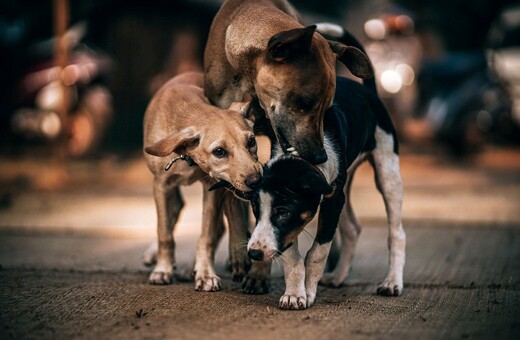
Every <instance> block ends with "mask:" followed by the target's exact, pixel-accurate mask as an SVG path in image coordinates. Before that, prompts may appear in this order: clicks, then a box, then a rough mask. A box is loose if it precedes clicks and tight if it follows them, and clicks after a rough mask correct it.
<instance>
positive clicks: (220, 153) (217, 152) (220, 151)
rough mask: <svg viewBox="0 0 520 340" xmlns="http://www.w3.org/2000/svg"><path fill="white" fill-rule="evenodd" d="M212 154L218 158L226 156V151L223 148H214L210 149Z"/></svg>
mask: <svg viewBox="0 0 520 340" xmlns="http://www.w3.org/2000/svg"><path fill="white" fill-rule="evenodd" d="M212 153H213V155H215V157H218V158H224V157H226V156H227V151H226V150H224V149H223V148H216V149H214V150H213V151H212Z"/></svg>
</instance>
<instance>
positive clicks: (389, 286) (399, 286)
mask: <svg viewBox="0 0 520 340" xmlns="http://www.w3.org/2000/svg"><path fill="white" fill-rule="evenodd" d="M402 292H403V282H402V281H399V280H391V279H388V278H387V279H385V281H383V283H381V285H380V286H379V287H378V288H377V294H378V295H384V296H399V295H401V293H402Z"/></svg>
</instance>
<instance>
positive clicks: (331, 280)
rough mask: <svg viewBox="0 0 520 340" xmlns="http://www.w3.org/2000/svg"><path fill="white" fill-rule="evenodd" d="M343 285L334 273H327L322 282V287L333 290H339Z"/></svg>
mask: <svg viewBox="0 0 520 340" xmlns="http://www.w3.org/2000/svg"><path fill="white" fill-rule="evenodd" d="M342 283H343V281H340V280H339V279H338V278H337V277H336V275H335V274H334V273H325V274H323V276H322V277H321V280H320V284H321V285H323V286H327V287H333V288H338V287H339V286H341V284H342Z"/></svg>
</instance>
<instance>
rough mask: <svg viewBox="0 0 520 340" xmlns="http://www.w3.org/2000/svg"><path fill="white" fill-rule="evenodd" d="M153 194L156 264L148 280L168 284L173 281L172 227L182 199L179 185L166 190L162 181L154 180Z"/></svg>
mask: <svg viewBox="0 0 520 340" xmlns="http://www.w3.org/2000/svg"><path fill="white" fill-rule="evenodd" d="M153 194H154V199H155V206H156V209H157V239H158V249H157V264H156V266H155V268H154V269H153V271H152V273H151V274H150V277H149V279H148V282H149V283H150V284H158V285H160V284H169V283H172V281H173V269H174V265H175V242H174V239H173V228H174V226H175V224H176V223H177V219H178V218H179V214H180V212H181V209H182V207H183V206H184V201H183V200H182V196H181V192H180V189H179V187H174V188H172V189H171V190H168V189H167V188H166V186H165V185H164V183H162V182H161V181H159V180H155V181H154V186H153Z"/></svg>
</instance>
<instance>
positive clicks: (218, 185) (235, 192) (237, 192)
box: [209, 180, 251, 201]
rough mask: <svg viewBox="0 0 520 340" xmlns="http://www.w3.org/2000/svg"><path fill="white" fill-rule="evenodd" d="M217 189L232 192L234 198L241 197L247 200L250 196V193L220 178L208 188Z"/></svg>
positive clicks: (210, 189)
mask: <svg viewBox="0 0 520 340" xmlns="http://www.w3.org/2000/svg"><path fill="white" fill-rule="evenodd" d="M218 189H226V190H230V191H231V192H233V195H234V196H235V197H236V198H238V199H241V200H243V201H249V200H250V198H251V193H250V192H245V191H242V190H238V189H237V188H235V187H234V186H233V185H232V184H231V183H229V182H228V181H225V180H220V181H219V182H217V183H215V184H213V185H212V186H211V187H210V188H209V191H213V190H218Z"/></svg>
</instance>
